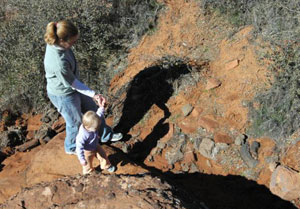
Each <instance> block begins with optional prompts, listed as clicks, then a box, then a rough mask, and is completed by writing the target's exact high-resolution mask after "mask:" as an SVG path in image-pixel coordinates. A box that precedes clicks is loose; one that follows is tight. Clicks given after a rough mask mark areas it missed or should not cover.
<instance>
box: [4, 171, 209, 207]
mask: <svg viewBox="0 0 300 209" xmlns="http://www.w3.org/2000/svg"><path fill="white" fill-rule="evenodd" d="M175 193H176V195H175ZM54 207H55V208H56V209H60V208H64V209H79V208H90V209H96V208H99V209H100V208H125V209H126V208H145V209H148V208H149V209H150V208H151V209H152V208H170V209H171V208H174V209H176V208H178V209H179V208H180V209H184V208H191V209H193V208H195V209H196V208H197V209H204V207H203V206H202V205H201V203H200V202H197V201H193V200H192V199H191V195H187V193H186V192H183V191H182V189H180V190H179V189H178V188H176V187H175V186H174V185H170V184H169V183H167V182H166V181H162V180H161V179H159V178H158V177H152V176H151V175H143V176H128V175H119V176H118V175H109V174H101V175H99V174H92V175H86V176H81V175H77V176H74V177H65V178H62V179H59V180H56V181H54V182H51V183H40V184H38V185H35V186H33V187H31V188H25V189H23V190H22V191H21V192H20V193H18V194H17V195H15V196H13V197H12V198H11V199H9V200H8V201H6V202H5V203H4V204H2V205H0V208H1V209H10V208H20V209H21V208H30V209H40V208H54Z"/></svg>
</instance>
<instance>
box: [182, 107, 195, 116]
mask: <svg viewBox="0 0 300 209" xmlns="http://www.w3.org/2000/svg"><path fill="white" fill-rule="evenodd" d="M193 109H194V107H193V106H192V105H191V104H186V105H184V106H183V107H182V108H181V111H182V113H183V115H184V117H186V116H188V115H189V114H190V113H191V112H192V111H193Z"/></svg>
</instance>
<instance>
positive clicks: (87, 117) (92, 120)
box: [82, 111, 101, 132]
mask: <svg viewBox="0 0 300 209" xmlns="http://www.w3.org/2000/svg"><path fill="white" fill-rule="evenodd" d="M82 125H83V127H84V128H85V129H87V130H88V131H93V132H95V131H96V130H97V129H98V127H99V126H100V125H101V119H100V117H99V116H98V115H97V114H96V113H95V112H94V111H87V112H86V113H85V114H84V115H83V117H82Z"/></svg>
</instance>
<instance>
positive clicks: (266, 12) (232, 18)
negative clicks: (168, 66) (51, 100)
mask: <svg viewBox="0 0 300 209" xmlns="http://www.w3.org/2000/svg"><path fill="white" fill-rule="evenodd" d="M202 7H203V8H204V10H205V11H206V12H207V13H210V12H216V13H218V14H219V15H223V16H226V17H227V18H228V20H229V22H231V23H232V24H234V25H236V26H244V25H247V24H251V25H253V26H255V29H256V31H255V34H256V35H259V36H261V37H263V39H264V40H265V41H268V42H269V43H270V46H271V47H272V51H271V52H270V53H269V54H267V55H266V56H265V58H267V59H269V60H271V61H272V63H273V64H272V65H271V66H270V67H271V71H272V72H273V73H274V75H275V79H274V81H273V83H272V87H271V88H270V89H268V90H266V91H265V92H260V93H259V94H258V95H257V97H256V100H257V102H258V103H259V108H258V109H254V108H252V109H251V111H250V118H251V121H252V127H251V128H250V129H249V134H253V135H256V136H262V135H267V136H271V137H273V138H276V139H280V138H282V137H287V136H289V135H291V134H292V133H293V132H294V131H295V130H297V129H299V127H300V114H299V113H300V82H299V81H300V71H299V70H300V58H299V57H300V56H299V55H300V49H299V37H300V23H299V21H300V2H299V1H298V0H284V1H282V0H222V1H219V0H203V1H202Z"/></svg>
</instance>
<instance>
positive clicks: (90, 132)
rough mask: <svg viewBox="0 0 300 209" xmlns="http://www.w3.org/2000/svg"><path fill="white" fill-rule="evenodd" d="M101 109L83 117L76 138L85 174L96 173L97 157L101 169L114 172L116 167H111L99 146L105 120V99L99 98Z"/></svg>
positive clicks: (87, 113)
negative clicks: (99, 133)
mask: <svg viewBox="0 0 300 209" xmlns="http://www.w3.org/2000/svg"><path fill="white" fill-rule="evenodd" d="M97 102H98V105H99V108H98V110H97V112H94V111H87V112H86V113H85V114H84V115H83V117H82V124H81V126H80V128H79V131H78V135H77V137H76V153H77V156H78V159H79V161H80V164H81V165H82V170H83V174H84V175H85V174H89V173H91V172H92V171H94V170H95V169H94V167H93V159H94V157H95V156H96V157H97V158H98V160H99V161H100V168H101V169H102V170H107V171H108V172H114V171H115V169H116V168H115V166H113V165H111V163H110V161H109V159H108V157H107V155H106V154H105V151H104V150H103V149H102V147H101V146H100V145H99V139H98V138H99V136H98V131H97V130H98V128H99V127H100V125H101V123H102V119H101V118H104V106H105V99H104V97H98V98H97Z"/></svg>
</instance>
